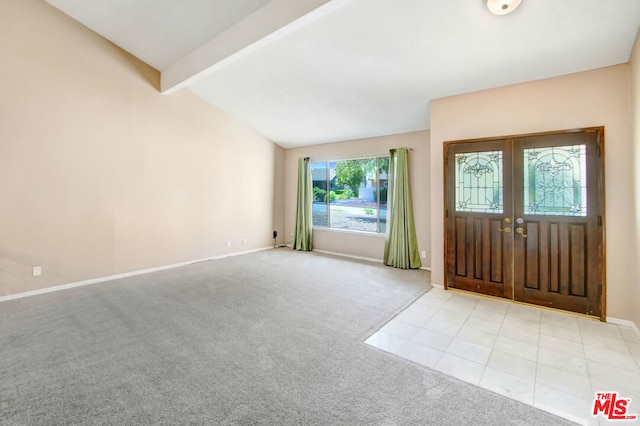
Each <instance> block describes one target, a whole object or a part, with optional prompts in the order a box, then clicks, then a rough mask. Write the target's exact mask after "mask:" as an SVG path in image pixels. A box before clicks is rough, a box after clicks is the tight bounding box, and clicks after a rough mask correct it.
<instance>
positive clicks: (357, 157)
mask: <svg viewBox="0 0 640 426" xmlns="http://www.w3.org/2000/svg"><path fill="white" fill-rule="evenodd" d="M401 148H402V147H401ZM396 149H398V148H391V149H390V150H389V151H391V150H396ZM407 150H408V151H413V148H407ZM389 151H382V152H380V151H379V152H368V153H364V154H353V155H345V156H338V155H336V156H325V155H322V156H318V157H314V156H312V157H311V158H312V160H313V161H334V160H335V161H344V160H361V159H364V158H372V157H386V156H388V155H389Z"/></svg>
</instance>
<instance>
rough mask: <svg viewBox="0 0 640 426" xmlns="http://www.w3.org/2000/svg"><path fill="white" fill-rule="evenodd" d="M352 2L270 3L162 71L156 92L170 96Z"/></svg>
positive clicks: (279, 0)
mask: <svg viewBox="0 0 640 426" xmlns="http://www.w3.org/2000/svg"><path fill="white" fill-rule="evenodd" d="M351 1H353V0H294V1H292V0H271V1H270V2H269V3H267V4H266V5H264V6H263V7H261V8H260V9H258V10H256V11H255V12H254V13H252V14H251V15H249V16H247V17H246V18H244V19H243V20H242V21H240V22H238V23H237V24H235V25H234V26H232V27H231V28H229V29H228V30H226V31H225V32H223V33H222V34H220V35H218V36H217V37H215V38H213V39H212V40H210V41H208V42H207V43H205V44H204V45H202V46H201V47H199V48H198V49H196V50H194V51H193V52H191V53H189V54H188V55H187V56H185V57H184V58H182V59H180V60H179V61H178V62H176V63H175V64H173V65H171V66H169V67H168V68H166V69H164V70H162V72H161V76H160V91H161V92H162V93H165V94H170V93H173V92H175V91H177V90H180V89H182V88H184V87H186V86H187V85H188V84H189V83H191V82H192V81H194V80H195V79H196V78H198V77H201V76H204V75H207V74H209V73H211V72H213V71H215V70H216V69H218V68H219V67H221V66H224V65H225V64H227V63H230V62H231V61H235V60H237V59H238V58H241V57H242V56H244V55H246V54H248V53H250V52H252V51H254V50H256V49H259V48H260V47H262V46H264V45H266V44H267V43H270V42H272V41H274V40H277V39H278V38H280V37H282V36H284V35H286V34H289V33H291V32H292V31H295V30H296V29H298V28H301V27H303V26H305V25H307V24H308V23H309V22H311V21H313V20H316V19H318V18H320V17H322V16H325V15H327V14H328V13H330V12H332V11H333V10H335V9H337V8H339V7H342V6H344V5H345V4H347V3H349V2H351Z"/></svg>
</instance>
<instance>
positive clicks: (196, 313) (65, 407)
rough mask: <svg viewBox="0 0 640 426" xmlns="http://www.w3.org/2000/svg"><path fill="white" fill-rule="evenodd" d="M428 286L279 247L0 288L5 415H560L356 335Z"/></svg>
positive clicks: (154, 420) (63, 420)
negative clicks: (103, 278) (15, 295)
mask: <svg viewBox="0 0 640 426" xmlns="http://www.w3.org/2000/svg"><path fill="white" fill-rule="evenodd" d="M428 289H429V285H428V273H426V272H425V271H402V270H397V269H393V268H388V267H385V266H383V265H378V264H371V263H366V262H358V261H350V260H345V259H341V258H336V257H331V256H326V255H320V254H317V253H301V252H293V251H291V250H289V249H285V248H281V249H275V250H269V251H263V252H258V253H253V254H250V255H244V256H237V257H230V258H226V259H223V260H218V261H210V262H203V263H199V264H195V265H191V266H188V267H183V268H179V269H173V270H168V271H163V272H158V273H152V274H147V275H142V276H137V277H132V278H127V279H121V280H117V281H111V282H107V283H101V284H96V285H92V286H87V287H80V288H75V289H71V290H65V291H59V292H55V293H49V294H45V295H41V296H34V297H29V298H24V299H18V300H13V301H8V302H4V303H0V424H2V425H14V424H16V425H27V424H29V425H31V424H36V425H53V424H55V425H60V424H112V425H133V424H154V425H156V424H207V425H256V424H261V425H339V424H348V425H417V424H433V425H460V424H474V425H479V424H485V425H498V424H500V425H505V424H516V425H551V424H568V423H567V422H566V421H564V420H562V419H560V418H557V417H554V416H552V415H550V414H547V413H545V412H542V411H540V410H537V409H535V408H533V407H530V406H527V405H524V404H521V403H518V402H516V401H513V400H510V399H507V398H504V397H502V396H499V395H496V394H493V393H491V392H489V391H486V390H483V389H481V388H478V387H475V386H472V385H469V384H466V383H464V382H461V381H459V380H456V379H454V378H451V377H448V376H445V375H443V374H441V373H439V372H436V371H433V370H430V369H427V368H424V367H421V366H419V365H417V364H413V363H411V362H410V361H406V360H403V359H400V358H397V357H395V356H393V355H390V354H387V353H385V352H381V351H379V350H377V349H374V348H372V347H370V346H368V345H365V344H364V343H363V341H364V340H365V339H366V338H367V337H368V336H369V335H370V334H371V333H373V332H374V331H375V330H376V329H377V328H378V327H380V326H381V325H382V324H384V323H385V322H387V321H388V320H389V319H390V318H392V317H393V316H394V315H395V314H396V313H398V312H399V311H400V310H401V309H402V308H403V307H405V306H406V305H407V304H409V303H410V302H411V301H413V300H414V299H415V298H417V297H419V296H420V295H421V294H422V293H424V292H425V291H427V290H428Z"/></svg>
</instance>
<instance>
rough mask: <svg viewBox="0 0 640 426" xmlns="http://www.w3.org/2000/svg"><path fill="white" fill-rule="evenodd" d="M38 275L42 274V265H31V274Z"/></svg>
mask: <svg viewBox="0 0 640 426" xmlns="http://www.w3.org/2000/svg"><path fill="white" fill-rule="evenodd" d="M40 275H42V266H34V267H33V276H34V277H39V276H40Z"/></svg>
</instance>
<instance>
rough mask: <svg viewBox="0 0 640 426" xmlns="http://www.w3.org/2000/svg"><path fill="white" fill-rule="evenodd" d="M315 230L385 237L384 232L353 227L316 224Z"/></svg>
mask: <svg viewBox="0 0 640 426" xmlns="http://www.w3.org/2000/svg"><path fill="white" fill-rule="evenodd" d="M313 231H314V232H315V231H321V232H336V233H338V234H353V235H362V236H365V237H377V238H384V236H385V234H384V233H379V232H367V231H354V230H351V229H339V228H325V227H320V226H314V227H313Z"/></svg>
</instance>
